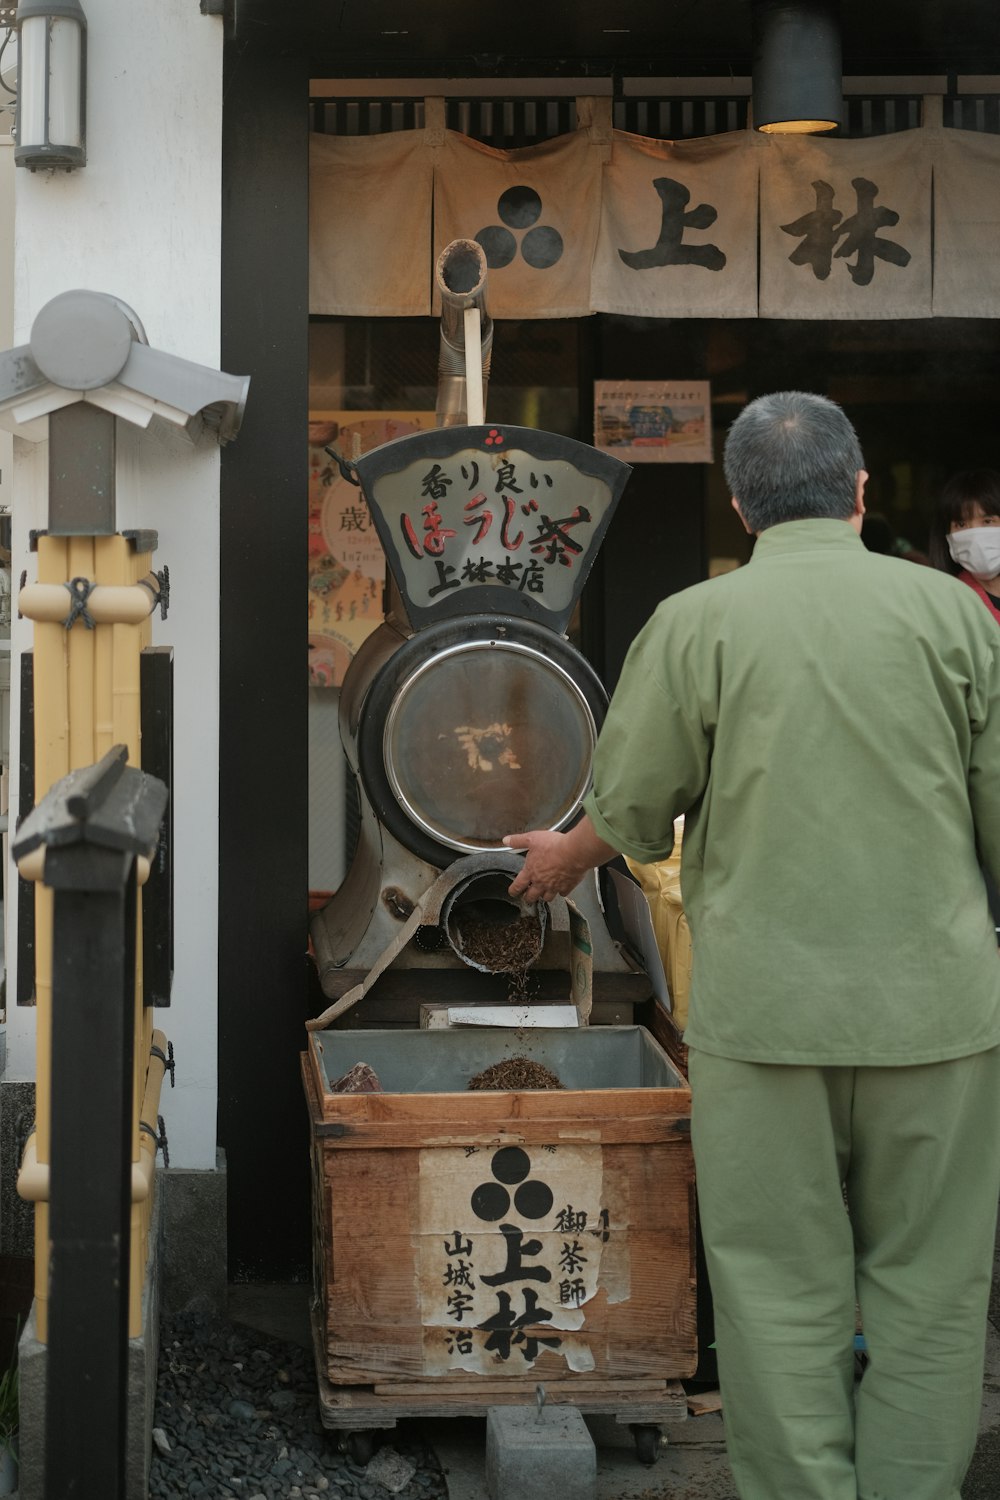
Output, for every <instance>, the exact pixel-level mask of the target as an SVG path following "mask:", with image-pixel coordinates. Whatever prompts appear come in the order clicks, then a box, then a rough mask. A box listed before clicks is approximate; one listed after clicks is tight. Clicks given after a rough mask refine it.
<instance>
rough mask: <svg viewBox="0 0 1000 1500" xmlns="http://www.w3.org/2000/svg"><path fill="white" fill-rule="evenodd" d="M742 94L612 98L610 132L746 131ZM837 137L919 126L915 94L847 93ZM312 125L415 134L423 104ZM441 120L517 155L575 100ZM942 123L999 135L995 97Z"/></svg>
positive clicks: (469, 107)
mask: <svg viewBox="0 0 1000 1500" xmlns="http://www.w3.org/2000/svg"><path fill="white" fill-rule="evenodd" d="M749 102H750V101H749V99H748V97H747V96H746V95H745V94H743V95H737V96H733V97H724V96H723V97H713V98H702V97H697V98H682V97H677V98H667V99H663V98H659V99H633V98H628V99H618V100H616V101H615V103H614V106H613V123H614V127H615V129H616V130H627V131H628V132H629V133H630V134H632V135H644V136H648V137H649V138H651V139H653V140H668V141H683V140H693V139H696V138H698V137H700V136H706V135H722V134H724V133H725V132H727V131H731V130H745V129H746V124H747V111H748V107H749ZM845 103H846V114H847V118H846V121H845V126H844V129H843V130H841V132H840V138H841V139H844V138H845V137H846V138H854V139H859V138H863V137H866V136H877V135H891V134H893V133H894V132H896V131H899V130H914V129H916V128H917V127H918V126H919V124H920V117H921V109H922V105H923V98H922V96H921V95H920V94H879V95H871V96H867V95H848V97H847V99H846V101H845ZM310 109H311V115H312V128H313V130H315V131H317V132H319V133H320V134H322V135H377V134H381V133H384V132H387V131H392V130H418V129H420V128H422V126H423V124H424V102H423V100H422V99H391V98H387V99H313V100H312V101H311V102H310ZM445 120H446V123H447V126H448V128H449V129H450V130H456V131H458V132H460V133H461V134H462V135H467V136H469V137H471V139H473V140H477V141H482V142H483V144H484V145H487V146H495V147H496V148H498V149H500V150H516V149H518V148H519V147H522V146H531V145H535V144H537V143H538V142H539V141H547V140H551V139H552V138H553V137H554V136H557V135H567V134H569V132H570V131H572V130H574V129H575V128H576V101H575V100H574V99H569V98H560V99H523V98H516V99H504V98H496V99H479V98H476V99H462V98H455V99H449V100H448V101H447V103H446V109H445ZM944 123H945V125H947V126H951V127H954V128H956V129H960V130H977V131H980V132H984V133H987V134H992V135H1000V95H997V94H982V95H971V94H969V95H966V94H963V95H951V96H948V97H947V98H946V99H945V101H944Z"/></svg>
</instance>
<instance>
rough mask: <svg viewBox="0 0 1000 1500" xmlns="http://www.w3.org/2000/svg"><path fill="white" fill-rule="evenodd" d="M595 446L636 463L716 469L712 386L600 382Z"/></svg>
mask: <svg viewBox="0 0 1000 1500" xmlns="http://www.w3.org/2000/svg"><path fill="white" fill-rule="evenodd" d="M594 447H595V448H603V449H604V451H605V452H606V453H613V454H614V455H615V457H616V458H622V459H624V460H625V461H626V463H630V464H635V463H640V464H651V463H652V464H678V463H680V464H710V463H711V462H712V402H711V393H710V390H709V382H708V381H707V380H684V381H680V380H673V381H663V380H621V381H612V380H597V381H595V382H594Z"/></svg>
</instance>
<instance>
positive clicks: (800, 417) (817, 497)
mask: <svg viewBox="0 0 1000 1500" xmlns="http://www.w3.org/2000/svg"><path fill="white" fill-rule="evenodd" d="M724 464H725V471H726V481H727V483H728V485H729V492H730V494H731V495H733V496H734V498H735V499H736V501H737V502H738V504H739V510H740V514H741V516H742V517H743V519H744V521H745V522H746V524H747V526H748V528H749V529H750V530H751V531H755V532H760V531H766V530H767V529H768V527H769V526H777V525H779V524H780V523H781V522H782V521H802V520H816V519H818V518H828V519H834V520H838V521H848V520H850V518H851V516H852V514H853V513H854V511H855V502H856V495H857V483H858V473H859V472H860V471H862V470H863V468H864V460H863V458H862V455H861V447H860V444H859V443H858V438H857V434H856V433H855V431H854V428H853V427H852V426H851V424H850V422H849V421H848V419H847V417H846V416H845V414H844V412H843V411H842V410H841V408H840V407H839V406H838V405H837V404H836V402H834V401H830V400H828V399H827V397H826V396H816V395H812V394H811V393H808V392H805V391H777V392H775V393H774V394H772V395H770V396H759V397H758V398H757V400H756V401H751V402H750V404H749V406H747V407H745V408H744V409H743V411H742V412H741V413H740V415H739V416H738V417H737V418H736V421H735V422H734V423H733V425H732V427H731V428H730V430H729V436H728V437H727V439H726V448H725V457H724Z"/></svg>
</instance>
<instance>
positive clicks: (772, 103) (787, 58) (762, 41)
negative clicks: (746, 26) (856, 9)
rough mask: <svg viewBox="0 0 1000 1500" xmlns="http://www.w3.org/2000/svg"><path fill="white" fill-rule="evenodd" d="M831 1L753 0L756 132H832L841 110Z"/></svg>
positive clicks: (836, 30)
mask: <svg viewBox="0 0 1000 1500" xmlns="http://www.w3.org/2000/svg"><path fill="white" fill-rule="evenodd" d="M838 9H839V7H838V5H837V4H836V0H754V6H753V123H754V125H755V127H756V128H757V129H758V130H765V131H768V132H775V133H776V132H780V131H787V132H792V133H797V134H808V133H810V132H816V131H821V130H835V129H836V128H837V126H838V125H839V124H840V122H841V117H842V114H843V103H844V101H843V78H842V76H841V73H842V64H841V51H840V22H839V15H838Z"/></svg>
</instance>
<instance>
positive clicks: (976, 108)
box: [944, 94, 1000, 135]
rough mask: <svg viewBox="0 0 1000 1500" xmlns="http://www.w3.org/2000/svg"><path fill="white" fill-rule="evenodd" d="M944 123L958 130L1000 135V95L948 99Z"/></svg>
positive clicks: (945, 104)
mask: <svg viewBox="0 0 1000 1500" xmlns="http://www.w3.org/2000/svg"><path fill="white" fill-rule="evenodd" d="M944 123H945V124H946V125H951V126H952V127H954V128H955V129H956V130H979V131H982V132H983V133H984V134H986V135H1000V94H963V95H961V96H960V97H956V98H948V99H946V100H945V101H944Z"/></svg>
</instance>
